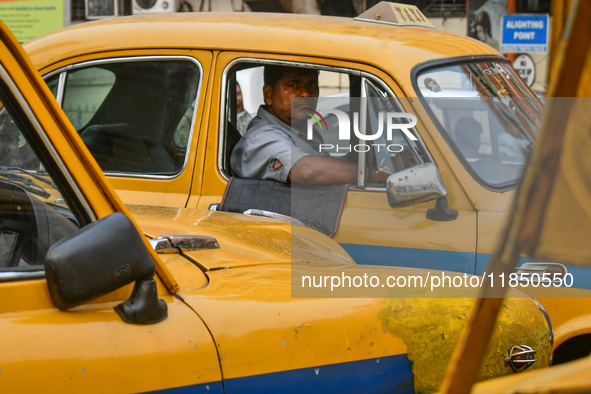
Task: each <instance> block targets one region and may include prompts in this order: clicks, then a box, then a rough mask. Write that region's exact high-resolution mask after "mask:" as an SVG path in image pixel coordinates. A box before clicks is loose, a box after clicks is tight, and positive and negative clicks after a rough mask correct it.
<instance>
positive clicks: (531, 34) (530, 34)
mask: <svg viewBox="0 0 591 394" xmlns="http://www.w3.org/2000/svg"><path fill="white" fill-rule="evenodd" d="M535 36H536V32H535V31H516V32H515V33H513V38H517V39H520V40H533V39H534V38H535Z"/></svg>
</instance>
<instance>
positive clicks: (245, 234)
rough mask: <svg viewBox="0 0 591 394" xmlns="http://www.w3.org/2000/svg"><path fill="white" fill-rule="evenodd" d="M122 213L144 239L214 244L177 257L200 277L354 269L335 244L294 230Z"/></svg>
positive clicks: (206, 214)
mask: <svg viewBox="0 0 591 394" xmlns="http://www.w3.org/2000/svg"><path fill="white" fill-rule="evenodd" d="M127 207H128V208H129V210H130V212H131V213H132V215H133V216H134V218H135V219H136V221H137V222H138V224H139V226H140V227H141V229H142V231H143V232H144V233H145V234H146V235H147V236H148V237H150V238H157V237H160V236H164V235H173V234H179V235H205V236H210V237H214V238H216V239H217V241H218V243H219V245H220V248H219V249H201V250H195V251H190V252H183V255H184V256H185V257H187V258H188V259H190V260H191V261H193V262H194V263H196V264H198V265H199V266H200V267H201V268H202V269H203V270H205V271H207V270H211V269H219V268H233V267H239V266H248V265H261V264H277V263H291V262H329V263H334V264H338V265H342V264H355V262H354V261H353V259H351V257H350V256H349V255H348V254H347V252H345V251H344V250H343V248H341V247H340V246H339V244H337V243H336V242H335V241H333V240H332V239H330V238H328V237H327V236H325V235H323V234H321V233H319V232H317V231H314V230H311V229H309V228H306V227H303V226H299V225H297V224H291V223H289V222H283V221H280V220H276V219H267V218H262V217H255V216H247V215H242V214H235V213H227V212H216V211H207V210H202V209H188V208H168V207H155V206H147V205H128V206H127Z"/></svg>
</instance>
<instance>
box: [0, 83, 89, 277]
mask: <svg viewBox="0 0 591 394" xmlns="http://www.w3.org/2000/svg"><path fill="white" fill-rule="evenodd" d="M0 93H1V92H0ZM1 98H2V96H1V95H0V100H1ZM10 108H11V107H8V110H7V107H4V106H3V103H2V102H1V101H0V282H3V281H10V280H18V279H26V278H33V277H35V278H38V277H43V272H42V270H43V262H44V259H45V254H46V253H47V251H48V250H49V247H50V246H51V245H53V244H54V243H55V242H57V241H59V240H60V239H62V238H63V237H65V236H67V235H69V234H72V233H74V232H75V231H76V230H77V229H78V221H77V219H76V218H75V217H74V215H73V214H72V213H71V212H70V210H69V209H68V206H67V205H66V202H65V201H64V198H63V197H62V194H61V193H60V192H59V190H58V188H57V187H56V184H55V182H54V179H52V178H51V176H50V175H49V174H48V173H47V171H45V169H44V166H43V164H42V162H41V161H40V160H39V158H38V156H37V154H36V153H35V150H34V149H33V147H32V146H31V141H28V140H27V138H26V137H25V134H23V133H22V132H21V130H19V127H17V123H15V121H14V119H16V118H13V117H12V116H11V114H10V113H9V110H10ZM20 124H22V122H21V123H20ZM15 272H29V274H30V275H32V276H30V275H29V276H18V275H17V276H14V275H12V273H15Z"/></svg>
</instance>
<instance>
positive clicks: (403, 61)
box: [24, 14, 591, 349]
mask: <svg viewBox="0 0 591 394" xmlns="http://www.w3.org/2000/svg"><path fill="white" fill-rule="evenodd" d="M127 21H130V22H131V21H133V23H127ZM294 26H297V28H294ZM319 26H322V28H319ZM146 29H149V30H150V31H153V32H154V36H155V37H157V39H154V36H152V35H150V36H147V35H146V34H145V31H146ZM212 31H215V32H216V33H215V34H212ZM99 34H100V35H101V37H102V40H101V42H100V43H99V42H97V41H96V40H94V37H96V36H97V35H99ZM196 37H199V39H196ZM286 42H287V43H289V47H286V46H285V43H286ZM171 43H174V44H171ZM24 47H25V49H26V50H27V52H28V53H29V54H30V56H31V57H32V60H33V62H34V64H35V65H36V67H37V68H38V69H39V70H40V71H41V73H42V74H43V75H44V78H45V79H46V81H47V83H48V84H49V86H50V88H51V89H52V91H53V92H54V95H55V96H56V98H57V99H58V100H57V101H58V102H59V103H60V104H61V105H62V107H63V108H64V110H65V111H66V113H68V114H70V115H69V118H70V119H71V120H72V123H73V124H74V126H75V127H76V128H77V130H78V132H79V133H80V135H81V137H82V139H83V140H85V141H86V142H87V143H88V144H89V148H90V150H91V152H93V153H94V155H95V157H97V159H98V161H99V164H101V166H102V167H103V169H104V170H105V172H106V174H107V177H108V179H109V180H110V182H111V184H112V185H113V186H114V188H115V189H116V190H117V192H118V193H119V195H120V196H121V198H122V199H123V201H124V202H125V203H129V204H144V205H165V206H170V207H188V208H202V209H208V208H209V207H210V206H211V205H212V204H219V203H220V201H221V199H222V196H223V193H224V190H225V188H226V185H227V181H228V178H229V176H230V169H229V164H228V161H229V156H230V152H231V148H232V146H233V143H235V142H236V140H237V138H239V134H236V132H235V130H234V129H233V128H232V127H233V126H232V120H233V117H234V116H235V114H234V112H235V101H234V96H233V95H234V94H235V93H233V92H235V86H234V82H235V80H239V81H240V80H241V79H242V80H243V78H242V76H243V75H246V74H245V73H248V72H249V70H253V69H254V68H257V67H261V66H264V65H265V64H291V65H296V66H303V67H314V68H317V69H318V70H320V73H321V95H330V94H335V93H338V92H341V93H349V95H350V96H351V97H359V96H360V95H361V92H362V91H365V92H366V93H367V94H368V95H370V94H373V95H374V97H379V96H382V97H384V98H385V99H387V101H388V102H390V103H392V104H393V105H398V106H399V107H400V108H402V110H403V111H404V112H407V113H410V114H413V115H415V116H416V117H417V119H418V122H417V125H416V127H415V128H414V131H413V132H414V133H415V134H416V136H417V138H418V140H417V143H416V146H415V145H413V144H409V145H408V150H407V152H409V153H412V155H410V157H408V158H404V157H402V156H398V158H400V160H398V159H394V161H393V163H392V165H393V166H394V165H396V167H395V168H393V169H394V170H397V171H404V170H408V169H409V168H412V167H413V166H416V165H417V164H418V163H421V161H423V162H431V163H433V164H435V165H436V167H437V171H438V172H439V173H440V174H441V178H442V180H443V183H444V185H445V189H446V190H447V196H446V201H447V203H448V205H449V207H450V208H451V209H452V210H455V211H457V212H458V215H457V217H455V218H454V219H453V220H448V221H441V220H432V219H431V218H429V217H428V214H429V210H431V209H433V208H436V207H437V205H436V202H435V201H427V202H420V203H413V204H411V205H408V206H404V207H397V208H392V207H391V206H390V204H389V203H388V197H387V191H386V185H385V184H365V183H364V182H363V181H361V180H360V181H359V182H358V183H357V184H356V185H351V187H350V189H349V191H348V193H347V198H346V201H345V206H344V209H343V214H342V217H341V221H340V227H339V230H338V231H337V233H336V234H335V236H334V239H335V240H336V241H337V242H338V243H339V244H340V245H341V246H342V247H343V248H344V249H345V250H346V251H347V252H348V253H349V254H350V255H351V256H352V257H353V259H354V260H355V261H357V262H358V263H360V264H364V263H368V262H372V263H374V264H381V265H398V266H410V267H422V268H430V269H445V270H453V271H457V272H467V273H471V274H481V273H482V272H483V271H484V267H485V264H486V262H487V261H488V259H489V257H490V256H491V254H492V252H493V247H494V245H495V243H496V241H497V238H498V235H499V234H500V232H501V228H502V223H503V221H504V220H505V217H506V214H507V212H508V209H509V206H510V203H511V201H512V199H513V196H514V193H515V190H516V187H517V182H518V179H517V176H516V174H517V173H518V170H519V168H520V167H521V166H522V165H523V162H524V159H523V157H524V151H523V150H526V149H527V148H526V147H527V146H528V145H529V141H530V140H534V139H535V131H533V130H534V129H535V125H536V122H538V120H539V119H540V111H541V109H540V108H541V107H540V104H539V102H538V101H537V99H536V98H535V96H534V95H533V94H532V93H531V91H530V90H529V89H528V88H527V87H526V86H525V85H523V83H522V82H521V80H520V79H518V78H517V76H516V74H515V73H514V72H513V70H512V68H511V65H510V64H509V62H508V61H507V60H506V59H504V58H503V57H501V56H500V55H499V54H498V53H497V52H494V51H493V50H491V49H490V47H488V46H486V45H484V44H482V43H479V42H478V41H475V40H471V39H468V38H465V37H457V36H454V35H450V34H447V33H443V32H439V31H436V30H432V29H428V28H425V27H412V26H406V27H400V26H388V25H380V24H374V23H371V24H370V23H368V22H364V21H354V20H348V19H345V18H328V17H313V16H301V15H300V16H298V15H273V16H269V15H256V14H250V15H234V14H232V15H228V14H219V15H215V14H210V15H187V14H183V15H180V14H178V15H171V16H157V17H156V16H145V17H137V18H136V17H133V18H119V19H117V20H110V21H107V20H105V21H100V22H92V23H87V24H84V25H83V26H74V27H70V28H67V29H63V30H60V31H58V32H55V33H53V34H50V35H46V36H44V37H42V38H39V39H37V40H33V41H30V42H28V43H27V44H25V46H24ZM166 70H170V72H169V73H168V71H166ZM485 71H486V73H485ZM179 73H180V74H179ZM254 74H255V73H253V75H254ZM451 74H453V75H456V76H461V78H459V81H460V85H462V84H466V81H468V85H469V82H470V81H471V80H474V79H475V78H477V77H480V78H481V79H483V80H484V81H487V82H486V84H480V85H478V87H476V85H472V88H471V89H467V88H466V87H465V86H463V85H462V86H454V85H453V84H452V82H453V81H454V79H453V78H448V82H449V84H448V85H446V86H443V85H442V87H443V88H444V90H443V92H444V93H445V94H451V93H450V92H451V91H452V90H455V91H460V92H463V91H470V92H471V94H474V95H478V96H479V97H483V98H482V99H480V98H476V99H474V100H475V101H478V100H479V101H480V103H481V104H482V103H483V102H484V106H480V107H476V106H474V108H473V109H472V111H471V112H478V113H480V114H481V115H478V116H481V119H482V120H483V122H482V124H483V126H487V125H490V126H494V124H493V123H494V119H498V118H497V117H496V116H497V115H498V113H503V114H505V115H507V111H506V110H507V109H509V108H510V105H511V104H510V103H511V102H512V103H513V105H516V108H517V109H518V110H519V111H518V113H519V115H520V116H522V115H524V114H525V115H527V116H528V118H529V119H530V121H531V122H530V121H528V122H525V123H524V124H525V125H526V126H527V127H529V128H530V129H532V134H528V136H527V138H526V135H525V133H522V137H523V139H522V138H521V137H519V141H521V142H519V143H515V142H514V141H512V140H511V138H513V136H511V137H509V144H510V147H509V148H506V147H505V148H503V146H502V144H500V143H499V141H502V139H499V138H496V137H497V136H500V135H501V134H498V133H497V130H506V131H503V133H502V134H504V135H507V136H508V135H509V134H510V131H511V130H512V129H511V128H507V129H505V128H502V129H498V128H494V127H484V128H483V130H484V131H483V133H485V134H486V133H488V135H487V136H486V137H482V149H481V151H480V152H477V153H478V154H479V155H481V156H483V157H481V158H476V157H473V156H472V157H471V156H465V155H464V154H462V152H461V151H460V150H459V147H458V146H457V145H456V143H455V142H454V141H455V140H454V139H455V138H456V134H455V130H454V126H455V123H456V122H457V121H458V120H459V118H460V117H462V116H465V115H462V113H461V111H456V113H454V114H453V118H451V119H450V123H449V125H448V124H446V122H445V121H444V120H443V119H440V118H438V117H437V114H438V113H442V111H443V110H442V108H441V107H437V105H436V104H437V101H436V99H434V98H433V97H425V94H426V93H427V92H430V93H429V94H431V93H434V92H432V91H430V90H428V89H427V88H425V85H424V82H425V80H426V79H427V78H431V79H438V78H442V79H443V78H444V77H445V76H449V75H451ZM140 75H141V76H142V77H143V80H142V81H140V80H139V79H138V78H137V77H138V76H140ZM179 75H184V77H182V78H181V77H180V76H179ZM437 75H439V76H437ZM497 78H501V85H499V86H502V87H503V89H505V88H506V89H505V90H506V91H507V93H503V91H502V89H497V90H496V91H494V92H493V93H491V96H490V97H491V98H490V99H489V98H488V96H487V95H485V94H483V93H482V89H483V86H488V87H489V88H490V86H492V85H493V84H494V83H498V82H496V81H497ZM179 80H182V81H189V82H187V83H184V84H175V83H172V82H169V81H179ZM253 80H254V77H253ZM244 85H245V86H242V90H243V94H245V96H248V95H249V92H248V90H249V89H251V88H250V87H249V86H247V84H244ZM478 89H480V90H478ZM489 90H490V89H489ZM497 91H499V92H500V93H498V92H497ZM165 92H166V94H165ZM497 93H498V94H497ZM442 94H443V93H442ZM428 100H431V101H428ZM471 100H472V99H471ZM486 100H489V101H488V104H487V102H486ZM531 100H533V101H531ZM193 101H194V102H195V103H196V104H195V105H194V106H193ZM429 103H431V104H429ZM489 104H490V105H489ZM93 106H94V108H96V112H94V110H93ZM253 107H256V105H251V107H250V108H248V107H247V109H249V110H253ZM87 108H88V111H89V113H91V115H89V116H87V117H86V118H85V117H84V116H83V114H84V113H85V111H86V110H87ZM456 109H457V108H456ZM70 110H72V111H73V112H70ZM446 110H448V113H450V112H451V111H453V110H454V109H452V108H447V109H446ZM495 111H496V112H495ZM485 116H487V117H488V118H485ZM507 116H508V115H507ZM136 119H139V120H138V122H135V120H136ZM484 120H486V122H484ZM509 120H510V121H511V122H513V121H514V120H515V119H514V118H509ZM505 139H506V138H505ZM526 142H527V143H526ZM185 145H186V147H187V148H186V149H185V148H184V146H185ZM105 147H106V149H104V148H105ZM499 147H500V149H499ZM515 148H516V149H517V150H515ZM520 149H523V150H520ZM132 151H133V152H142V153H141V154H138V153H133V152H132ZM136 156H139V158H138V157H136ZM495 158H497V159H498V160H500V161H504V162H500V161H498V163H500V164H495V166H498V165H502V166H504V168H505V167H506V168H505V169H506V170H507V171H508V174H509V175H507V176H505V177H504V178H502V179H491V178H490V173H491V172H492V173H493V175H494V173H495V171H496V170H494V168H495V167H493V164H491V162H490V160H492V159H495ZM479 160H481V161H480V162H479V163H478V168H477V169H474V167H473V165H472V164H476V163H477V161H479ZM366 161H368V162H369V161H370V157H369V156H368V157H366ZM380 162H381V160H380ZM379 164H380V163H377V161H376V163H375V165H376V167H378V166H379ZM154 168H157V170H154ZM507 168H508V169H507ZM491 169H493V170H492V171H491ZM374 170H377V168H374ZM440 201H443V199H441V200H440ZM439 208H441V207H439ZM524 262H525V261H524ZM544 264H545V263H544ZM525 268H527V267H525ZM525 268H524V275H527V274H528V273H531V271H529V270H525ZM538 268H539V267H538ZM542 269H543V270H546V269H553V267H550V266H549V265H546V266H542ZM568 269H569V270H570V271H569V272H571V274H573V276H574V277H575V278H576V280H577V283H576V284H575V286H576V287H579V288H584V289H585V290H587V287H588V284H589V283H591V278H590V276H591V273H590V272H589V271H584V270H580V269H577V268H576V267H568ZM532 294H535V293H532ZM585 294H586V293H585V292H582V293H581V295H580V297H586V295H585ZM543 303H544V305H545V307H546V309H547V310H548V311H549V313H550V315H551V316H552V317H553V321H554V325H555V328H556V346H560V345H561V344H563V343H564V342H565V341H566V340H568V339H572V338H581V339H582V338H584V337H582V335H586V334H591V311H590V310H589V308H588V305H587V303H586V302H571V303H569V304H568V305H567V306H565V305H564V303H563V302H562V301H561V300H559V301H556V302H554V303H552V302H551V301H549V300H548V299H547V298H546V299H545V300H543ZM574 347H586V348H588V349H591V346H589V344H588V343H587V342H586V341H585V340H583V339H582V340H581V342H579V341H575V343H574Z"/></svg>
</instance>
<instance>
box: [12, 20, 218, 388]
mask: <svg viewBox="0 0 591 394" xmlns="http://www.w3.org/2000/svg"><path fill="white" fill-rule="evenodd" d="M0 32H1V38H0V59H1V60H0V63H1V64H0V101H1V103H2V105H1V107H0V108H1V109H0V123H1V127H0V135H1V138H2V141H3V142H2V147H1V149H2V154H1V155H0V166H1V168H0V305H1V306H0V331H1V332H2V354H1V356H0V375H1V376H0V378H1V380H2V383H1V385H2V390H3V391H6V392H8V391H12V392H64V391H75V392H142V391H154V390H162V389H167V388H172V387H182V386H189V385H190V386H195V389H197V390H202V391H203V392H205V391H207V392H218V393H221V392H223V388H222V383H221V372H220V368H219V362H218V358H217V352H216V348H215V345H214V343H213V340H212V338H211V336H210V334H209V332H208V330H207V328H206V327H205V325H204V323H203V322H202V321H201V319H200V318H199V317H198V316H197V315H196V314H195V313H194V312H193V310H191V309H190V308H189V307H188V306H187V305H185V304H184V303H183V302H181V301H180V300H179V299H177V298H175V297H173V295H172V294H171V293H169V292H168V291H167V287H168V288H171V289H174V288H175V286H177V285H176V284H175V281H174V279H172V277H171V276H170V274H169V273H168V271H167V270H166V269H165V268H164V267H163V265H162V262H161V261H160V260H159V259H158V257H157V255H156V254H155V252H154V251H153V250H152V249H151V248H149V243H148V242H147V240H146V239H145V238H144V237H143V236H141V235H140V234H138V232H137V230H138V227H137V225H135V224H134V222H133V221H132V220H131V219H130V216H129V213H128V211H127V209H126V208H125V207H124V206H123V204H122V203H121V201H120V200H119V198H118V197H117V195H116V194H115V192H114V190H113V189H112V188H111V187H110V186H109V185H108V183H107V180H106V179H105V177H104V176H103V175H102V174H101V171H100V168H99V167H98V166H97V164H96V162H95V161H94V160H92V158H91V156H90V153H89V152H88V150H87V149H86V148H85V147H84V144H83V143H82V141H81V140H80V139H79V138H77V137H76V135H75V130H74V129H73V128H72V126H71V125H70V123H69V122H68V119H67V118H66V116H65V115H64V113H63V112H62V111H61V110H60V108H59V107H58V105H57V104H56V102H55V100H54V99H53V98H52V97H51V93H50V91H49V89H48V88H47V86H46V85H45V83H44V82H43V80H42V79H41V77H40V76H39V74H38V73H37V71H35V69H34V68H33V67H32V64H31V62H30V60H29V59H28V57H27V55H26V54H25V52H24V51H23V50H22V48H21V46H20V44H19V43H18V42H17V41H16V39H15V38H14V37H13V36H12V34H11V33H10V31H9V30H8V28H7V27H6V26H5V25H4V24H3V23H1V22H0ZM113 219H115V220H116V221H117V220H122V222H121V223H123V222H124V223H126V225H125V226H127V230H125V231H124V232H123V233H122V234H121V235H122V236H123V238H125V237H128V236H131V237H132V238H133V239H135V241H136V248H135V250H136V251H140V253H142V254H143V256H144V257H145V258H144V259H143V263H142V264H147V265H146V267H151V268H149V270H152V269H154V267H156V268H155V269H156V271H157V272H158V276H155V277H154V279H147V280H148V281H149V282H150V286H151V289H152V291H153V293H152V294H153V297H152V299H153V300H157V299H159V301H156V303H157V305H158V307H159V308H160V309H158V311H159V312H158V313H157V317H155V316H156V315H151V317H148V315H146V314H145V313H144V312H140V313H139V314H138V315H136V316H133V313H132V314H129V313H128V312H126V311H129V310H132V311H136V310H138V309H137V308H136V307H135V306H134V305H133V304H132V305H129V303H128V304H125V303H123V304H121V302H122V301H125V300H126V299H128V298H129V297H130V293H131V291H132V287H133V286H132V285H131V284H127V285H125V284H124V283H129V281H128V280H127V279H125V278H128V277H129V275H130V274H132V275H133V272H135V271H134V270H135V269H136V265H134V264H132V263H129V264H127V265H124V266H122V267H121V269H118V270H115V271H113V272H111V271H109V269H108V266H109V264H110V263H111V262H110V261H102V260H100V259H97V257H96V256H97V255H98V256H100V255H102V253H103V252H106V253H107V254H110V253H113V252H114V253H116V254H122V255H123V256H125V259H131V257H129V256H131V252H130V250H131V249H133V248H132V247H131V245H125V244H124V245H118V241H117V240H116V238H117V237H113V234H109V233H110V231H102V230H101V231H99V232H96V231H95V232H94V236H93V237H92V238H93V239H86V241H84V242H79V241H80V240H81V238H80V236H81V234H91V232H92V231H93V229H100V228H101V227H100V226H103V224H104V223H106V221H105V220H110V222H109V223H113V221H112V220H113ZM80 227H81V229H80ZM97 237H98V238H97ZM102 237H106V238H104V239H105V240H106V239H110V241H108V242H102V241H101V240H100V239H101V238H102ZM73 239H74V240H77V241H74V242H73V243H72V242H71V241H72V240H73ZM58 241H59V244H60V245H61V247H62V249H61V250H62V252H64V251H65V252H67V253H71V252H73V251H74V252H73V253H74V254H78V260H79V261H81V262H82V265H79V266H78V268H77V269H74V270H69V271H60V269H59V267H58V265H51V264H50V265H47V264H48V263H47V261H53V262H54V263H55V262H57V261H60V259H62V260H63V258H62V257H60V253H57V254H56V253H55V252H52V253H53V254H51V253H50V252H48V249H49V247H50V246H57V243H58ZM64 245H66V248H65V249H64ZM67 245H70V246H72V247H73V249H72V248H70V247H68V246H67ZM93 245H94V246H93ZM117 245H118V246H117ZM88 248H90V249H88ZM92 248H94V251H93V250H91V249H92ZM68 249H69V250H68ZM75 249H78V252H75ZM51 250H54V251H55V250H58V249H56V248H52V249H51ZM109 250H110V252H109ZM67 253H66V255H67ZM47 256H53V260H52V258H51V257H47ZM62 256H63V253H62ZM173 258H174V257H173ZM44 262H45V263H46V267H50V268H48V269H44V265H43V264H44ZM91 263H92V264H95V265H96V267H97V268H98V269H97V270H96V271H95V273H94V275H88V273H86V274H85V273H84V272H83V271H85V269H86V268H84V267H86V266H87V265H88V264H91ZM56 264H57V263H56ZM130 264H131V265H130ZM103 267H104V269H103ZM137 267H139V265H138V266H137ZM59 272H62V273H64V272H65V273H66V276H68V277H69V278H66V277H64V276H56V275H57V273H59ZM152 273H153V271H152ZM101 277H105V278H109V279H107V280H108V281H113V283H116V282H117V283H119V282H118V281H119V280H122V279H123V282H120V283H121V284H123V285H122V286H119V285H117V286H118V288H117V286H115V288H112V289H110V290H115V291H110V290H108V291H106V290H104V289H103V290H101V292H102V293H101V292H99V293H95V295H98V296H100V297H99V298H95V299H94V300H92V301H84V300H82V299H81V298H78V301H75V300H74V299H75V298H76V297H78V296H74V298H68V297H70V296H72V294H75V293H78V294H82V293H84V294H87V295H88V294H89V292H93V290H92V287H93V286H95V284H97V283H98V282H100V278H101ZM113 277H114V279H110V278H113ZM203 279H204V278H203ZM138 281H139V279H138ZM141 281H144V280H143V279H142V280H141ZM145 283H147V282H145ZM64 288H69V290H72V291H73V293H69V295H67V294H66V293H65V292H63V290H64ZM134 293H135V291H134ZM101 294H102V295H101ZM56 300H57V301H56ZM75 304H83V305H82V306H80V307H78V308H75V309H70V310H67V311H66V310H62V309H69V308H70V307H71V306H73V305H75ZM118 304H119V305H121V307H120V308H119V309H120V311H116V310H114V307H115V306H116V305H118ZM54 305H58V306H59V308H60V309H58V308H56V306H54ZM125 305H127V306H125ZM163 311H164V312H165V313H162V312H163ZM166 311H167V312H166ZM134 313H135V312H134ZM140 315H142V316H144V317H143V318H140V319H138V317H139V316H140ZM123 317H125V319H126V321H124V318H123ZM144 318H146V319H145V320H143V319H144ZM127 321H131V322H135V323H138V322H143V323H151V324H135V323H130V322H127Z"/></svg>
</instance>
